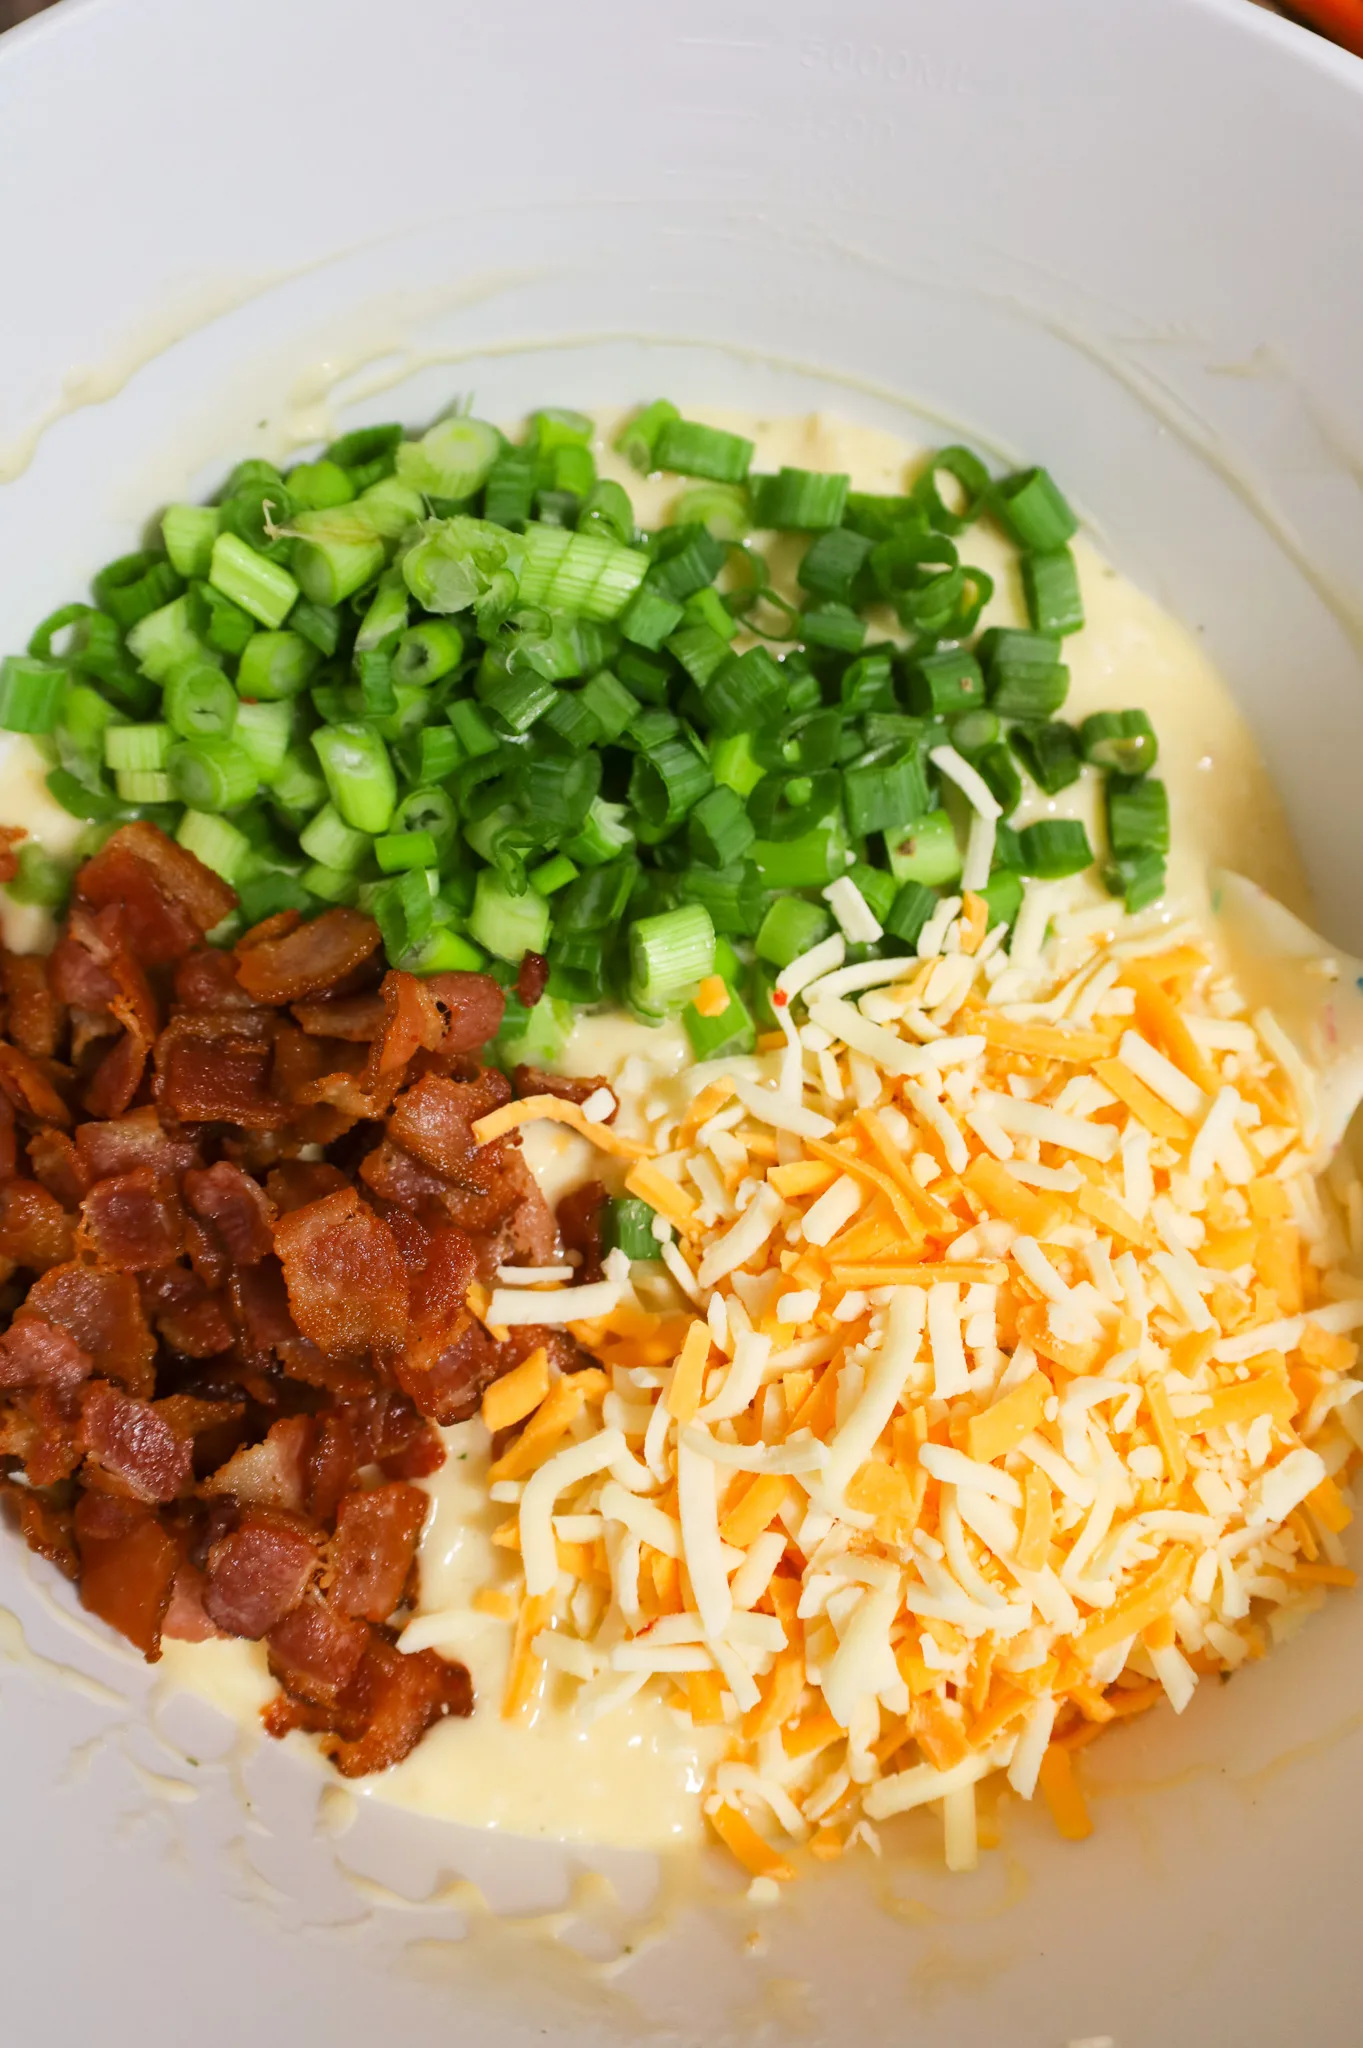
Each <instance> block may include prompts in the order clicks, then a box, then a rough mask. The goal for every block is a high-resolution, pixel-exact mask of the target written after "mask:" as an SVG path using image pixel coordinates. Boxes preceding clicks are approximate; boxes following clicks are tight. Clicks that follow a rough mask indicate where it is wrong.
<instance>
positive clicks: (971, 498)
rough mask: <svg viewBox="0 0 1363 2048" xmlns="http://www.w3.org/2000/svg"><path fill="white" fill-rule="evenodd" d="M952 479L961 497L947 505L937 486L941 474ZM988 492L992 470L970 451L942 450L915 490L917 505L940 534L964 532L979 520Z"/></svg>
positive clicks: (929, 463) (924, 471)
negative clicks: (953, 503) (973, 522)
mask: <svg viewBox="0 0 1363 2048" xmlns="http://www.w3.org/2000/svg"><path fill="white" fill-rule="evenodd" d="M939 472H941V473H942V474H944V475H946V476H949V477H950V478H951V479H952V480H953V482H954V483H955V484H956V485H957V486H958V487H959V490H960V492H961V498H960V500H959V502H958V503H957V504H956V505H948V504H947V502H946V500H945V498H944V497H943V496H942V492H941V488H940V486H939V485H938V482H937V477H938V473H939ZM988 491H989V471H988V470H987V469H986V468H985V466H984V464H983V463H982V462H981V461H980V458H979V456H978V455H975V454H973V453H972V452H971V450H970V449H969V448H961V447H952V448H939V449H938V450H937V453H936V454H935V455H934V456H932V457H931V459H930V460H929V462H928V465H927V467H926V468H925V469H924V470H923V472H922V474H921V475H920V476H919V477H918V478H917V480H916V481H915V483H914V487H913V496H914V501H915V503H916V504H919V505H921V506H922V508H923V510H924V512H925V513H926V514H927V518H928V524H929V525H930V526H935V527H936V528H937V531H938V532H939V533H952V534H955V533H963V532H964V531H965V529H966V527H967V526H969V525H970V523H971V521H972V520H974V519H976V518H978V517H979V514H980V512H981V510H982V509H983V506H984V502H985V498H986V496H987V495H988Z"/></svg>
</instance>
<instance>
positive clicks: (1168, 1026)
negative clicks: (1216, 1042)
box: [1122, 960, 1216, 1095]
mask: <svg viewBox="0 0 1363 2048" xmlns="http://www.w3.org/2000/svg"><path fill="white" fill-rule="evenodd" d="M1122 979H1123V981H1124V982H1125V983H1126V985H1127V987H1128V988H1132V989H1134V990H1135V991H1136V1023H1137V1025H1138V1026H1139V1027H1140V1029H1141V1030H1142V1031H1143V1032H1144V1033H1145V1036H1146V1037H1147V1038H1148V1039H1150V1040H1151V1041H1152V1042H1153V1043H1154V1044H1155V1045H1157V1046H1158V1047H1159V1049H1160V1051H1161V1052H1163V1053H1165V1054H1167V1056H1168V1057H1169V1058H1170V1059H1171V1060H1172V1061H1173V1063H1174V1065H1175V1066H1176V1067H1178V1068H1179V1069H1180V1070H1181V1071H1182V1072H1183V1073H1185V1074H1186V1075H1187V1076H1188V1079H1189V1080H1190V1081H1192V1082H1193V1083H1194V1084H1195V1086H1197V1087H1198V1088H1201V1089H1202V1090H1203V1091H1204V1093H1206V1094H1208V1095H1214V1094H1215V1092H1216V1076H1215V1074H1214V1073H1213V1072H1212V1071H1211V1068H1210V1067H1209V1066H1208V1065H1207V1061H1206V1056H1205V1054H1204V1053H1203V1052H1202V1050H1201V1048H1200V1047H1199V1045H1198V1043H1197V1040H1196V1039H1195V1038H1194V1037H1193V1034H1192V1032H1191V1031H1190V1030H1189V1029H1188V1026H1187V1025H1186V1023H1185V1022H1184V1020H1183V1017H1182V1015H1181V1014H1180V1012H1179V1010H1178V1007H1177V1005H1176V1004H1175V1003H1174V1002H1173V1001H1172V1000H1171V999H1170V997H1169V995H1168V994H1167V993H1166V991H1165V990H1164V989H1162V988H1161V987H1160V985H1159V983H1158V982H1157V981H1156V979H1155V977H1154V975H1153V974H1152V973H1151V972H1150V970H1149V968H1148V967H1146V966H1145V965H1144V964H1143V963H1142V962H1141V961H1138V960H1129V961H1128V962H1127V964H1126V966H1125V968H1124V969H1123V972H1122Z"/></svg>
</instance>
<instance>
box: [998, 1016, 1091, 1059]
mask: <svg viewBox="0 0 1363 2048" xmlns="http://www.w3.org/2000/svg"><path fill="white" fill-rule="evenodd" d="M981 1028H982V1029H983V1031H984V1035H985V1038H986V1039H987V1040H988V1042H989V1044H990V1045H997V1046H999V1047H1001V1048H1002V1049H1003V1050H1004V1051H1005V1052H1020V1053H1026V1054H1028V1055H1030V1056H1031V1057H1032V1058H1033V1059H1046V1060H1066V1061H1068V1062H1069V1063H1070V1064H1071V1065H1073V1066H1081V1067H1087V1066H1092V1064H1093V1062H1094V1061H1095V1060H1101V1059H1106V1057H1107V1055H1108V1053H1109V1052H1110V1051H1111V1050H1112V1040H1111V1039H1110V1038H1109V1037H1106V1036H1105V1035H1104V1034H1103V1033H1102V1032H1101V1031H1081V1030H1080V1029H1079V1028H1078V1027H1077V1026H1075V1025H1065V1024H1019V1023H1017V1022H1015V1021H1014V1019H1013V1018H1011V1017H1001V1016H999V1015H998V1013H997V1012H996V1011H989V1012H987V1013H986V1015H985V1017H984V1019H983V1023H982V1027H981Z"/></svg>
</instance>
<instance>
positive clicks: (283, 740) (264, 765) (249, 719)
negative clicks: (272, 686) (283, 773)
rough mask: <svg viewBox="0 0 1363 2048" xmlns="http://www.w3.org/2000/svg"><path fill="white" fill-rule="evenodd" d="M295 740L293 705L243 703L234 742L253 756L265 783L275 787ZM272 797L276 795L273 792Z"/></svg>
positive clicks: (238, 714) (256, 768)
mask: <svg viewBox="0 0 1363 2048" xmlns="http://www.w3.org/2000/svg"><path fill="white" fill-rule="evenodd" d="M292 738H293V706H292V705H291V704H242V705H240V706H239V707H238V709H237V717H236V723H235V725H234V726H233V727H232V739H233V741H234V743H235V744H236V745H237V746H238V747H240V748H241V750H242V752H243V753H244V754H246V755H248V756H249V757H250V760H251V761H252V763H253V764H254V767H255V771H256V774H257V775H258V776H259V777H260V779H261V781H262V782H268V783H271V784H273V783H274V781H275V778H276V777H277V776H278V774H279V772H280V770H281V769H282V768H283V765H284V762H285V759H286V757H287V755H288V751H289V742H290V740H291V739H292ZM270 793H271V795H272V796H273V795H275V794H276V792H275V791H274V789H273V788H272V789H271V792H270Z"/></svg>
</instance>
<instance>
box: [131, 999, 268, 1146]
mask: <svg viewBox="0 0 1363 2048" xmlns="http://www.w3.org/2000/svg"><path fill="white" fill-rule="evenodd" d="M273 1059H274V1045H273V1025H272V1023H271V1021H270V1020H269V1018H268V1017H266V1016H263V1015H262V1014H261V1013H260V1012H258V1011H250V1010H237V1011H232V1010H204V1011H184V1012H182V1013H181V1014H180V1015H179V1016H178V1017H175V1018H173V1019H172V1020H171V1022H170V1024H169V1025H168V1026H167V1028H166V1029H165V1030H164V1031H163V1032H162V1034H161V1037H160V1039H159V1040H158V1042H157V1047H156V1065H157V1076H158V1093H159V1096H160V1100H161V1103H162V1105H163V1106H164V1108H165V1109H166V1110H168V1111H169V1112H170V1114H171V1115H172V1116H175V1117H179V1118H180V1119H181V1120H182V1121H183V1122H185V1123H225V1124H240V1125H241V1126H242V1127H243V1128H244V1129H246V1130H268V1131H273V1130H277V1129H278V1128H279V1126H280V1125H282V1124H287V1123H288V1121H289V1116H290V1110H289V1105H288V1104H287V1103H285V1102H281V1101H279V1100H278V1099H277V1097H276V1096H275V1095H274V1093H273V1091H272V1089H271V1087H270V1068H271V1064H272V1062H273Z"/></svg>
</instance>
